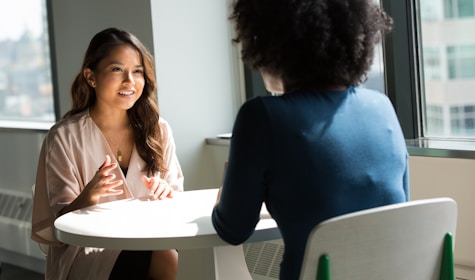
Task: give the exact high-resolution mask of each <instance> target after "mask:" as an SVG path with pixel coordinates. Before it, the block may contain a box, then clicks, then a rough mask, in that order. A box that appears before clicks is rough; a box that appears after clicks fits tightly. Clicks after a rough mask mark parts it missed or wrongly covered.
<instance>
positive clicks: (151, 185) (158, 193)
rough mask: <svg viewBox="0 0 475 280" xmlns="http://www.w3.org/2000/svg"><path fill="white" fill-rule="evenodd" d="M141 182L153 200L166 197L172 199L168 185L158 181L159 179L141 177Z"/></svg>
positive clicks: (163, 181)
mask: <svg viewBox="0 0 475 280" xmlns="http://www.w3.org/2000/svg"><path fill="white" fill-rule="evenodd" d="M142 181H143V183H144V184H145V186H146V187H147V188H148V189H149V190H150V195H151V196H152V197H153V198H154V199H164V198H167V197H169V198H170V197H173V192H174V191H173V189H172V187H170V185H168V183H167V182H166V181H165V180H163V179H160V178H159V177H151V178H150V177H147V176H145V175H143V176H142Z"/></svg>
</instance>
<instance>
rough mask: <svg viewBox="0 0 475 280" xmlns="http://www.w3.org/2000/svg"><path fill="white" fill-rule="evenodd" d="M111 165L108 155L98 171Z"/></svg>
mask: <svg viewBox="0 0 475 280" xmlns="http://www.w3.org/2000/svg"><path fill="white" fill-rule="evenodd" d="M110 164H111V157H110V156H109V155H106V159H105V160H104V162H103V163H102V164H101V166H99V169H98V171H99V170H101V169H102V168H104V167H105V166H108V165H110Z"/></svg>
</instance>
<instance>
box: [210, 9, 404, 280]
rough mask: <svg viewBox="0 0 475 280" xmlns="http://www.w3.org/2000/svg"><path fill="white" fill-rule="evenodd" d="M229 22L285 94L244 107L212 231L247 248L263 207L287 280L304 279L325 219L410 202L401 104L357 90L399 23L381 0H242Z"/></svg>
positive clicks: (247, 57)
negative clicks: (310, 247) (309, 250)
mask: <svg viewBox="0 0 475 280" xmlns="http://www.w3.org/2000/svg"><path fill="white" fill-rule="evenodd" d="M230 19H231V20H233V22H234V23H235V30H236V37H235V39H234V42H235V43H240V44H241V46H242V53H241V55H242V60H243V61H244V63H245V64H247V65H248V66H249V67H251V68H253V69H256V70H259V71H260V73H261V74H262V78H263V80H264V84H265V86H266V88H267V90H268V91H269V92H273V93H281V94H279V95H273V96H263V97H256V98H253V99H250V100H248V101H247V102H245V103H244V104H243V105H242V107H241V108H240V110H239V113H238V115H237V117H236V120H235V123H234V128H233V131H232V137H231V145H230V151H229V157H228V164H227V169H226V173H225V176H224V181H223V186H222V188H221V190H220V194H219V195H218V200H217V203H216V206H215V208H214V210H213V216H212V218H213V224H214V227H215V229H216V231H217V232H218V234H219V235H220V236H221V238H222V239H223V240H225V241H226V242H228V243H230V244H240V243H242V242H244V241H245V240H246V239H247V238H248V237H249V236H250V235H251V234H252V233H253V231H254V227H255V225H256V224H257V222H258V221H259V213H260V210H261V207H262V205H263V203H265V207H267V209H268V211H269V213H270V214H271V215H272V217H273V218H274V219H275V220H276V222H277V224H278V225H279V228H280V231H281V234H282V239H283V242H284V245H285V246H284V247H285V252H284V255H283V261H282V264H281V271H280V279H291V280H294V279H298V277H299V274H300V269H301V263H302V258H303V255H304V251H305V246H306V242H307V238H308V235H309V232H310V231H311V230H312V229H313V228H314V227H315V226H316V225H317V224H319V223H320V222H322V221H324V220H326V219H328V218H331V217H334V216H337V215H341V214H345V213H349V212H354V211H358V210H362V209H367V208H372V207H377V206H382V205H387V204H392V203H399V202H404V201H408V200H409V177H408V153H407V149H406V145H405V141H404V136H403V133H402V130H401V127H400V124H399V122H398V119H397V116H396V114H395V111H394V108H393V107H392V104H391V102H390V101H389V99H388V98H387V96H386V95H384V94H382V93H380V92H378V91H374V90H370V89H366V88H364V87H361V86H360V85H361V84H362V83H363V82H364V81H365V80H366V78H367V77H366V75H367V73H368V71H369V69H370V67H371V65H372V59H373V53H374V49H375V46H376V45H377V44H378V43H379V42H381V40H382V39H383V37H384V36H385V35H386V34H387V33H388V32H390V31H391V28H392V19H391V18H390V17H389V16H388V15H387V14H386V13H385V12H384V11H383V10H382V9H381V8H380V6H379V5H378V4H376V3H374V1H373V0H237V1H236V2H235V3H234V4H233V11H232V14H231V16H230Z"/></svg>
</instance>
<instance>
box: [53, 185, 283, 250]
mask: <svg viewBox="0 0 475 280" xmlns="http://www.w3.org/2000/svg"><path fill="white" fill-rule="evenodd" d="M217 192H218V189H207V190H195V191H185V192H181V193H176V194H175V196H174V197H173V198H171V199H165V200H155V201H151V200H148V199H146V198H144V199H127V200H120V201H114V202H108V203H103V204H98V205H95V206H91V207H88V208H84V209H81V210H76V211H73V212H70V213H67V214H65V215H63V216H61V217H59V218H58V219H57V220H56V221H55V227H56V236H57V238H58V239H59V240H60V241H62V242H64V243H69V244H74V245H79V246H88V247H101V248H107V249H127V250H155V249H172V248H174V249H196V248H209V247H213V246H221V245H228V244H227V243H226V242H224V241H223V240H221V238H219V236H218V235H217V234H216V231H215V230H214V227H213V224H212V222H211V213H212V209H213V206H214V204H215V201H216V197H217ZM278 238H281V236H280V231H279V229H278V227H277V224H276V222H275V221H274V220H273V219H272V218H270V216H269V214H268V212H267V209H266V208H265V206H264V207H262V215H261V220H260V222H259V223H258V225H257V227H256V230H255V232H254V234H253V235H252V236H251V237H250V238H249V240H248V242H258V241H264V240H272V239H278Z"/></svg>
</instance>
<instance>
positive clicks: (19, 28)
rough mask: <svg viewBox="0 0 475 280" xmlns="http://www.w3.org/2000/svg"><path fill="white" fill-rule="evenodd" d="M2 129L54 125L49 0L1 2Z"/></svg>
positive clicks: (0, 116) (0, 120)
mask: <svg viewBox="0 0 475 280" xmlns="http://www.w3.org/2000/svg"><path fill="white" fill-rule="evenodd" d="M0 23H1V26H2V28H1V29H0V126H5V125H6V126H8V127H15V126H16V125H18V127H22V126H23V125H22V123H29V124H30V126H33V128H34V126H35V123H37V124H41V123H53V122H54V121H55V113H54V105H53V83H52V74H51V72H52V71H51V60H50V49H49V37H48V22H47V7H46V0H15V1H2V2H1V3H0Z"/></svg>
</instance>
